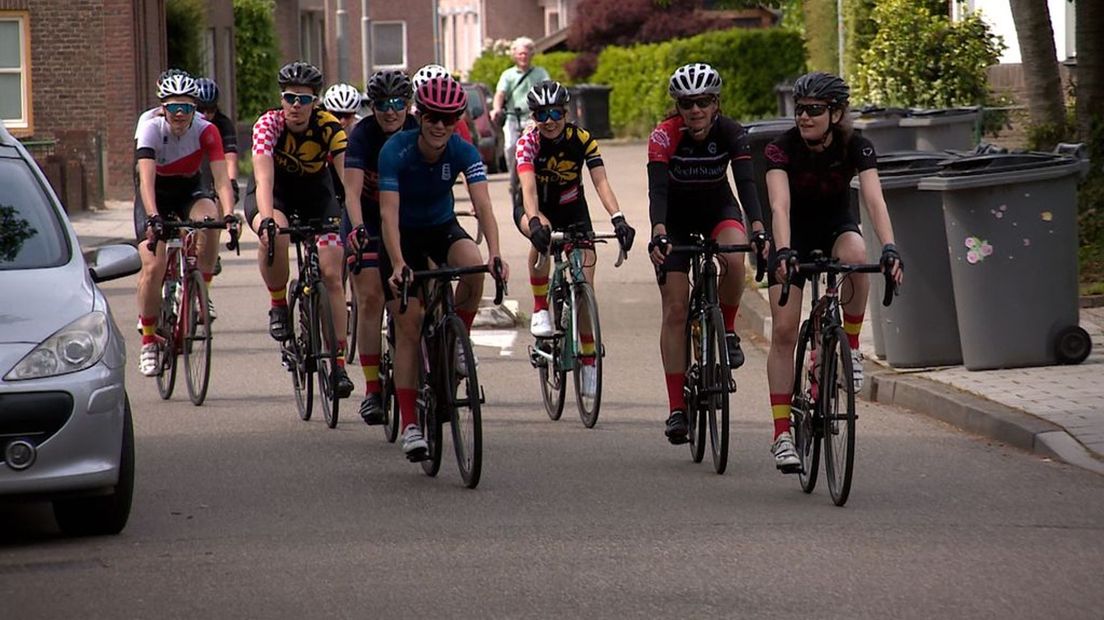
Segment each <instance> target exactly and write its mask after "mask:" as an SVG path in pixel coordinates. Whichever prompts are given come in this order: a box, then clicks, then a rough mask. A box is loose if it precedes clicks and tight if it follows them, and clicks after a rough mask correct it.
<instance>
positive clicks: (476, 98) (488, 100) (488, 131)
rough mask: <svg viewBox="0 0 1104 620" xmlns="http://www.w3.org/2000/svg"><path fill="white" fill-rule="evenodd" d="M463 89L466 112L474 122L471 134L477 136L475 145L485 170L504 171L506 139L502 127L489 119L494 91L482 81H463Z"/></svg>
mask: <svg viewBox="0 0 1104 620" xmlns="http://www.w3.org/2000/svg"><path fill="white" fill-rule="evenodd" d="M464 90H466V91H467V93H468V113H469V114H470V115H471V117H472V120H473V121H474V122H475V132H474V133H473V134H472V135H473V137H474V136H476V135H478V136H479V138H478V140H477V141H476V146H477V147H479V155H480V156H481V157H482V158H483V163H484V164H486V166H487V172H501V171H505V170H506V152H505V150H504V146H503V145H504V144H505V143H506V139H505V137H504V134H503V133H502V128H501V127H499V126H498V125H496V124H495V123H494V122H492V121H491V107H492V103H493V99H492V97H493V95H494V93H492V92H491V89H490V88H488V87H487V85H486V84H483V83H482V82H464Z"/></svg>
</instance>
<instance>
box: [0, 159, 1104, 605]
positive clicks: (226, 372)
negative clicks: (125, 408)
mask: <svg viewBox="0 0 1104 620" xmlns="http://www.w3.org/2000/svg"><path fill="white" fill-rule="evenodd" d="M603 150H604V153H605V158H606V163H607V166H608V167H609V169H610V172H611V179H612V182H613V184H614V188H615V190H616V191H617V192H618V196H619V197H620V198H621V201H622V207H623V209H624V210H625V212H626V213H627V214H628V215H629V219H630V222H631V223H633V224H635V225H637V227H638V229H639V230H640V231H641V232H640V239H639V241H638V242H639V243H640V245H641V246H643V245H644V243H645V242H646V240H645V239H644V238H645V237H646V236H647V233H646V229H647V225H646V219H647V206H646V204H647V203H646V188H645V187H644V182H645V175H644V170H643V162H644V148H643V146H642V145H639V144H636V145H623V146H617V145H606V146H605V147H604V149H603ZM460 191H461V193H462V190H460ZM492 192H493V196H494V197H495V199H496V204H497V205H498V213H499V214H500V215H499V217H500V226H501V229H502V231H503V237H504V247H505V248H506V256H507V258H508V260H509V261H510V262H511V265H512V268H513V274H514V275H513V278H512V283H511V284H512V285H511V294H512V296H513V297H515V298H517V299H519V300H520V301H521V305H522V307H523V308H528V306H529V303H530V301H529V300H530V295H529V291H528V286H527V282H526V277H525V275H524V267H523V265H524V261H523V258H522V256H523V251H524V248H525V246H524V243H523V242H522V241H521V240H520V236H519V235H518V234H517V233H516V231H514V230H513V228H512V225H511V224H510V223H509V221H508V215H507V210H506V207H505V205H506V202H505V200H504V194H505V182H504V179H502V178H495V179H494V180H493V182H492ZM591 195H592V196H593V192H591ZM598 211H599V210H598V208H597V207H596V206H594V207H592V212H594V213H597V212H598ZM595 221H596V222H597V223H598V226H599V227H602V226H604V225H606V222H605V218H604V217H596V218H595ZM254 248H255V242H252V241H251V242H250V243H248V244H247V245H246V250H247V251H246V252H245V253H243V255H242V256H241V257H230V256H225V257H224V261H223V264H224V266H225V272H224V274H223V275H222V276H221V277H220V278H218V279H217V280H216V283H215V285H214V288H213V293H212V296H213V298H214V300H215V302H216V304H217V306H218V310H219V318H218V320H217V322H216V323H215V328H216V336H215V338H216V339H215V356H214V376H213V378H212V383H211V390H210V396H209V398H208V401H207V403H206V404H205V405H204V406H203V407H199V408H196V407H193V406H192V405H191V404H190V403H189V402H187V400H186V396H183V395H181V394H182V393H184V388H183V385H182V384H180V383H178V390H179V391H178V394H177V395H176V396H174V397H173V399H172V400H171V401H169V402H164V401H161V400H160V399H159V397H158V396H157V393H156V387H155V385H154V383H153V381H152V380H149V379H145V378H143V377H141V376H140V375H139V374H138V373H137V369H136V360H137V338H136V337H134V338H133V339H132V340H131V341H130V342H129V343H128V344H129V348H130V356H131V357H130V362H129V366H130V367H131V368H130V374H129V376H128V381H129V383H128V389H129V392H130V398H131V401H132V403H133V409H134V416H135V432H136V435H137V482H136V490H135V499H134V508H133V512H132V514H131V519H130V523H129V525H128V527H127V529H126V530H125V531H124V532H123V533H122V534H121V535H120V536H117V537H108V538H93V539H84V540H70V539H65V538H62V537H60V535H58V534H57V532H56V529H55V526H54V524H53V520H52V517H51V516H50V512H49V509H48V507H46V506H42V505H29V506H19V507H12V506H5V505H0V610H2V611H0V617H3V618H12V619H15V618H20V619H22V618H47V617H48V618H65V617H86V618H120V617H138V618H150V617H156V618H173V617H188V618H190V617H200V616H202V617H215V618H228V617H264V618H285V617H287V618H304V617H311V618H313V617H349V618H364V617H414V616H421V617H427V616H429V617H432V616H444V617H522V616H543V617H554V616H570V617H582V616H587V617H596V616H600V617H629V616H631V617H675V616H685V617H705V616H713V617H716V616H722V617H734V616H742V617H765V616H775V617H777V616H782V615H786V616H790V617H796V616H798V615H800V616H805V617H816V618H822V617H846V618H854V617H925V618H926V617H1000V618H1008V617H1055V618H1077V617H1085V618H1100V617H1101V615H1102V614H1104V577H1102V575H1104V478H1101V477H1099V476H1096V475H1094V474H1090V473H1087V472H1085V471H1083V470H1079V469H1076V468H1072V467H1069V466H1065V465H1061V464H1057V463H1053V462H1048V461H1044V460H1040V459H1038V458H1036V457H1033V456H1030V455H1027V454H1025V453H1022V452H1019V451H1017V450H1015V449H1011V448H1007V447H1005V446H1002V445H999V444H993V443H991V442H989V441H987V440H984V439H981V438H978V437H974V436H969V435H965V434H963V433H961V432H958V431H956V430H954V429H952V428H950V427H948V426H946V425H944V424H942V423H939V422H935V421H933V420H931V419H929V418H926V417H923V416H919V415H916V414H912V413H909V412H907V411H903V410H898V409H892V408H886V407H882V406H875V405H868V404H866V403H863V404H861V405H860V408H859V415H860V420H859V431H858V456H857V463H856V475H855V482H854V488H853V491H852V494H851V499H850V501H849V502H848V504H847V506H846V507H844V508H837V507H835V506H833V505H832V504H831V502H830V500H829V498H828V496H827V491H826V490H825V489H824V485H823V481H822V484H821V485H820V486H819V487H818V489H817V490H816V491H815V492H814V493H813V494H812V495H811V496H807V495H805V494H804V493H802V492H801V490H800V489H799V488H798V485H797V480H796V479H795V478H794V477H786V476H783V475H781V474H779V473H777V472H776V471H775V469H774V466H773V462H772V460H771V457H770V455H769V452H768V444H769V440H770V435H771V422H770V415H769V407H768V404H767V403H768V400H767V389H766V378H765V370H764V368H765V367H764V362H765V354H764V352H763V351H762V350H761V349H759V348H757V347H755V346H752V345H751V344H750V343H749V344H748V345H746V346H745V350H746V351H747V354H748V363H747V365H746V366H745V367H744V368H743V369H741V370H740V371H739V372H738V381H739V385H740V387H739V392H738V393H737V394H736V395H735V396H734V397H733V401H732V402H733V414H734V421H733V431H734V438H735V441H734V444H733V446H732V451H731V455H732V457H731V461H730V464H729V470H728V473H726V474H725V475H724V476H718V475H716V474H714V473H713V472H712V468H711V467H710V466H709V465H708V456H707V459H706V463H704V464H701V465H695V464H693V463H691V462H690V458H689V450H687V449H686V447H685V446H678V447H673V446H670V445H668V444H667V442H666V441H665V440H664V438H663V437H662V426H663V419H664V417H665V414H666V408H665V403H666V397H665V391H664V387H663V378H662V370H661V368H660V365H659V361H658V344H657V338H658V336H657V334H658V332H657V329H658V322H659V312H658V299H659V296H658V292H657V291H656V289H655V286H654V284H653V281H652V278H651V276H650V270H649V267H648V265H647V264H646V261H645V256H644V254H643V252H638V253H636V255H634V256H633V257H632V258H631V259H630V261H629V262H628V263H627V264H626V265H625V266H624V267H623V268H621V269H620V270H617V271H615V270H614V269H613V268H612V263H613V260H614V258H615V254H614V252H613V251H612V249H608V248H607V250H608V251H603V252H602V253H601V256H600V263H601V265H600V270H599V276H598V279H599V282H598V290H599V296H600V301H601V311H602V328H603V334H604V339H605V342H606V347H607V351H608V355H607V358H606V375H605V377H606V387H605V403H604V405H603V408H602V414H601V419H600V421H599V424H598V426H597V428H595V429H593V430H587V429H585V428H583V426H582V424H581V423H580V422H579V420H578V418H577V416H575V414H574V410H573V409H572V408H571V407H572V404H571V403H570V402H569V404H568V408H567V410H566V411H565V413H564V417H563V419H562V420H561V421H559V422H552V421H550V420H549V419H548V418H547V416H546V415H545V414H544V412H543V410H542V408H541V405H540V402H539V391H538V387H537V381H536V373H535V371H534V370H532V368H531V367H530V366H529V363H528V360H527V359H526V353H525V348H526V345H527V344H528V341H529V338H528V336H527V334H526V333H525V332H524V331H519V332H517V333H514V332H502V333H487V332H481V333H478V334H477V336H476V337H477V341H478V342H481V343H494V344H496V345H497V346H479V347H478V349H477V352H478V354H479V357H480V367H479V372H480V378H481V379H482V381H483V383H484V385H485V388H486V395H487V401H488V404H487V405H486V407H485V409H484V419H485V423H484V433H485V462H484V475H483V480H482V483H481V484H480V486H479V488H478V489H477V490H474V491H472V490H467V489H465V488H463V486H462V485H461V483H460V480H459V476H458V474H457V472H456V468H455V463H454V461H452V460H451V456H450V455H449V453H446V460H445V463H444V465H443V467H442V472H441V475H440V476H439V477H438V478H436V479H432V478H428V477H426V476H425V475H424V474H422V471H421V469H420V468H419V467H418V466H417V465H411V464H409V463H407V462H406V461H405V459H404V458H403V457H402V456H401V454H400V451H399V448H398V447H397V446H396V445H392V444H387V443H386V442H385V441H384V439H383V434H382V432H381V431H380V430H379V429H378V428H369V427H366V426H364V425H363V424H362V423H361V422H360V420H359V418H358V417H357V416H356V413H355V408H356V404H357V403H356V402H355V401H346V403H347V404H346V405H345V407H344V408H343V411H342V414H343V415H342V422H341V424H340V425H339V426H338V427H337V429H335V430H329V429H327V428H326V427H325V424H324V423H323V422H322V421H321V419H320V416H316V418H315V420H313V421H311V422H302V421H300V420H299V419H298V417H297V415H296V413H295V404H294V401H293V397H292V393H291V384H290V381H289V378H288V376H287V374H286V373H285V372H284V371H283V370H282V368H281V367H280V365H279V360H278V356H277V352H276V347H275V344H274V343H273V342H272V341H271V340H270V339H269V338H268V336H267V334H266V314H265V311H266V306H267V296H266V294H265V292H264V289H263V287H262V286H261V283H260V280H259V277H258V275H257V273H256V268H255V264H254V259H253V255H252V252H253V250H254ZM133 286H134V280H133V279H129V280H124V281H122V282H118V283H113V284H110V285H108V286H107V287H106V291H107V293H108V295H109V297H110V301H111V303H112V307H113V310H114V313H115V317H116V319H117V320H118V322H119V324H120V325H121V326H122V327H123V330H124V332H125V333H126V334H127V336H128V338H130V337H131V335H132V334H133V333H134V332H133V330H134V328H133V324H134V320H133V317H134V316H135V310H134V300H133ZM511 339H512V340H511ZM351 370H352V371H353V373H352V375H353V376H354V378H355V380H356V381H357V383H358V385H362V382H361V379H360V378H359V375H358V372H357V371H358V370H359V369H358V368H356V367H353V368H352V369H351ZM358 391H359V388H358ZM449 449H450V446H449V445H446V450H449Z"/></svg>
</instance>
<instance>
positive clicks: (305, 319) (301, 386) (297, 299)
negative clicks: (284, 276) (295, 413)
mask: <svg viewBox="0 0 1104 620" xmlns="http://www.w3.org/2000/svg"><path fill="white" fill-rule="evenodd" d="M302 294H303V292H302V289H301V288H300V287H299V283H298V281H296V280H292V281H291V283H290V284H289V285H288V296H287V299H288V329H289V330H290V332H291V333H290V337H289V338H288V339H287V340H286V341H285V342H286V344H284V345H283V346H284V347H285V353H284V354H285V357H286V358H290V359H285V362H286V363H287V364H288V365H289V366H290V367H289V368H288V370H289V371H290V372H291V384H292V389H294V390H295V405H296V407H297V409H298V410H299V419H301V420H303V421H304V422H306V421H309V420H310V419H311V413H312V411H313V410H314V367H313V366H312V365H311V364H310V360H309V359H307V354H306V353H307V351H309V350H310V342H311V318H310V308H309V307H308V304H306V303H304V302H303V300H302V299H301V297H302ZM296 311H298V312H296ZM296 326H298V329H296Z"/></svg>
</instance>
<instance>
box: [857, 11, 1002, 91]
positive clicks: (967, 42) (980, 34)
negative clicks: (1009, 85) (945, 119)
mask: <svg viewBox="0 0 1104 620" xmlns="http://www.w3.org/2000/svg"><path fill="white" fill-rule="evenodd" d="M873 18H874V22H875V23H876V25H877V29H878V30H877V34H875V35H874V37H873V39H871V41H870V45H869V47H868V48H867V49H866V50H865V51H863V53H862V64H861V66H859V67H858V68H857V70H856V72H855V75H854V76H853V78H852V86H853V87H854V90H855V97H854V98H855V99H856V100H858V101H864V102H867V103H876V104H880V105H888V106H905V107H928V108H942V107H953V106H962V105H977V104H981V103H985V102H986V101H987V99H988V97H989V89H988V74H987V69H988V67H989V66H990V65H993V64H995V63H996V62H997V59H998V58H999V57H1000V53H1001V51H1002V50H1003V49H1004V43H1003V41H1002V40H1001V38H1000V37H999V36H997V35H994V34H993V33H992V32H991V31H990V30H989V26H988V25H987V24H986V23H985V21H983V20H982V19H981V16H980V15H978V14H977V13H971V14H968V15H966V16H965V17H963V19H961V20H959V21H957V22H952V21H951V19H950V17H949V16H947V15H945V14H943V13H936V14H933V13H932V11H931V10H930V9H928V8H927V7H925V6H923V5H922V4H921V5H918V4H917V3H915V2H914V1H913V0H878V3H877V7H876V8H875V9H874V13H873Z"/></svg>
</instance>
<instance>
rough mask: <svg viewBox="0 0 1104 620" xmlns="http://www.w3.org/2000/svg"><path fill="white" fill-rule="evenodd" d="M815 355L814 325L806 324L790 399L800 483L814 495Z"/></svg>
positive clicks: (817, 445) (817, 440)
mask: <svg viewBox="0 0 1104 620" xmlns="http://www.w3.org/2000/svg"><path fill="white" fill-rule="evenodd" d="M817 353H819V351H813V333H812V325H811V324H810V323H809V321H805V322H804V323H803V324H802V325H801V332H800V335H799V336H798V339H797V355H795V356H794V383H793V392H792V393H791V396H790V428H791V429H792V431H793V441H794V448H796V449H797V457H798V458H799V459H801V471H800V472H798V474H797V479H798V481H799V482H800V483H801V490H802V491H805V492H806V493H812V492H813V489H814V488H816V483H817V472H818V470H819V469H820V437H821V434H820V430H821V429H819V428H817V425H816V422H817V418H816V408H817V398H816V397H817V394H816V392H815V391H814V390H819V389H820V387H819V385H815V384H816V382H817V381H819V380H820V378H819V377H817V376H816V374H815V373H814V371H813V369H814V368H815V363H814V361H815V356H816V354H817Z"/></svg>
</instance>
